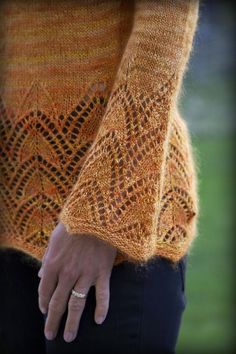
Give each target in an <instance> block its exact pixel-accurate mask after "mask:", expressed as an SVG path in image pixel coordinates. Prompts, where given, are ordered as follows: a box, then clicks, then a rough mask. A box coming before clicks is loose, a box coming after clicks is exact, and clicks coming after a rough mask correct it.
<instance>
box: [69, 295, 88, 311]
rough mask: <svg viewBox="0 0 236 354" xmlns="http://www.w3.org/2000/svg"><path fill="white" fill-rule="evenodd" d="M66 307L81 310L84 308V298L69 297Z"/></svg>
mask: <svg viewBox="0 0 236 354" xmlns="http://www.w3.org/2000/svg"><path fill="white" fill-rule="evenodd" d="M81 300H82V301H81ZM68 307H69V309H70V310H72V311H81V310H82V309H83V308H84V300H83V299H74V298H71V299H70V300H69V303H68Z"/></svg>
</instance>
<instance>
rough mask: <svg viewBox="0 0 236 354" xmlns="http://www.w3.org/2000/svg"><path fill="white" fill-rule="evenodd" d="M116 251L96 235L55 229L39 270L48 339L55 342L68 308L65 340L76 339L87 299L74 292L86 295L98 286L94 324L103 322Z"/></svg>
mask: <svg viewBox="0 0 236 354" xmlns="http://www.w3.org/2000/svg"><path fill="white" fill-rule="evenodd" d="M116 252H117V249H116V248H115V247H113V246H112V245H109V244H108V243H105V242H104V241H102V240H100V239H98V238H96V237H94V236H93V235H88V234H86V235H85V234H81V235H69V234H68V233H67V231H66V229H65V226H64V225H63V224H62V223H59V224H58V225H57V226H56V228H55V229H54V230H53V232H52V235H51V237H50V242H49V245H48V248H47V250H46V252H45V255H44V257H43V260H42V266H41V268H40V270H39V273H38V275H39V277H40V278H41V280H40V283H39V287H38V293H39V308H40V310H41V311H42V312H43V313H47V319H46V323H45V330H44V332H45V336H46V337H47V339H54V338H55V336H56V334H57V331H58V328H59V324H60V320H61V317H62V315H63V313H64V312H65V310H66V307H67V305H68V316H67V320H66V325H65V330H64V339H65V341H67V342H70V341H72V340H74V338H75V337H76V335H77V332H78V328H79V322H80V318H81V315H82V312H83V310H84V306H85V302H86V299H83V298H77V297H75V296H73V295H71V291H72V289H73V288H75V290H76V291H78V292H82V293H85V294H87V293H88V291H89V289H90V287H91V286H92V285H95V287H96V309H95V321H96V322H97V323H99V324H100V323H102V322H103V320H104V319H105V317H106V315H107V312H108V308H109V297H110V275H111V272H112V268H113V264H114V261H115V257H116Z"/></svg>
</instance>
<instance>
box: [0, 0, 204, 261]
mask: <svg viewBox="0 0 236 354" xmlns="http://www.w3.org/2000/svg"><path fill="white" fill-rule="evenodd" d="M198 10H199V4H198V1H196V0H165V1H156V0H132V1H125V0H105V1H104V0H100V1H99V0H86V1H84V0H81V1H71V0H67V1H56V0H55V1H43V0H39V1H18V0H5V1H1V4H0V17H1V18H0V38H1V46H0V99H1V102H0V135H1V145H0V208H1V212H0V237H1V246H11V247H15V248H18V249H21V250H23V251H24V252H26V253H28V254H30V255H32V256H33V257H36V258H37V259H39V260H41V259H42V257H43V254H44V252H45V249H46V247H47V244H48V241H49V238H50V234H51V232H52V231H53V229H54V228H55V226H56V224H57V223H58V221H59V220H60V221H61V222H63V223H64V225H65V227H66V229H67V230H68V232H69V233H72V234H76V235H77V236H78V237H79V236H80V234H82V233H86V234H92V235H94V236H95V237H98V238H100V239H102V240H103V241H106V242H109V243H110V244H112V245H114V246H116V247H117V249H118V252H117V257H116V260H115V264H119V263H120V262H122V261H124V260H129V261H131V262H137V263H142V262H146V261H147V260H149V259H151V258H152V257H154V256H163V257H166V258H168V259H170V260H172V261H173V262H175V261H178V260H179V259H180V258H181V257H182V256H183V255H185V254H186V253H187V252H189V250H190V246H191V245H192V244H193V240H194V239H195V238H196V235H197V220H198V193H197V177H196V164H195V163H194V156H193V152H192V146H191V141H190V134H189V132H188V129H187V126H186V123H185V121H184V119H183V118H182V117H181V115H180V113H179V109H178V103H179V97H180V92H181V85H182V80H183V76H184V73H185V72H186V68H187V63H188V60H189V57H190V53H191V48H192V47H193V38H194V33H195V31H196V27H197V20H198Z"/></svg>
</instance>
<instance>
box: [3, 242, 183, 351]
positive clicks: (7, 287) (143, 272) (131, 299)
mask: <svg viewBox="0 0 236 354" xmlns="http://www.w3.org/2000/svg"><path fill="white" fill-rule="evenodd" d="M186 260H187V256H185V257H183V258H182V259H181V260H180V262H179V263H178V266H177V267H175V268H174V267H173V265H172V264H171V262H170V261H168V260H166V259H164V258H160V257H157V258H156V259H155V260H152V261H149V262H148V263H147V266H146V267H144V268H143V267H140V266H134V265H133V264H131V263H129V262H124V263H122V264H120V265H118V266H115V267H114V268H113V270H112V275H111V279H110V305H109V311H108V314H107V317H106V319H105V321H104V322H103V324H101V325H98V324H96V323H95V321H94V311H95V305H96V300H95V287H94V286H92V287H91V288H90V291H89V293H88V297H87V300H86V305H85V309H84V311H83V314H82V317H81V321H80V327H79V331H78V334H77V337H76V339H75V340H74V341H73V342H71V343H66V342H65V341H64V339H63V332H64V327H65V320H66V316H67V312H65V313H64V315H63V317H62V320H61V324H60V328H59V331H58V334H57V337H56V338H55V339H54V340H52V341H48V340H46V338H45V336H44V332H43V330H44V323H45V320H46V316H43V315H42V314H41V312H40V311H39V308H38V284H39V281H40V279H39V278H38V276H37V272H38V270H39V268H40V263H39V262H38V261H36V260H34V259H33V258H31V257H30V256H28V255H26V254H25V253H24V252H21V251H18V250H14V249H11V248H9V249H0V286H1V291H0V307H1V312H0V353H1V354H61V353H63V354H64V353H67V354H72V353H73V354H74V353H76V354H98V353H112V354H121V353H122V354H123V353H126V352H129V353H130V354H165V353H175V347H176V343H177V339H178V334H179V329H180V325H181V319H182V314H183V312H184V310H185V307H186V296H185V272H186Z"/></svg>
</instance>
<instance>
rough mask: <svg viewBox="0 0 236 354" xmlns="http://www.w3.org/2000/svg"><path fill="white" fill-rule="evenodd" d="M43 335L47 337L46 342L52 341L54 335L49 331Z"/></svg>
mask: <svg viewBox="0 0 236 354" xmlns="http://www.w3.org/2000/svg"><path fill="white" fill-rule="evenodd" d="M45 335H46V337H47V339H48V340H52V339H53V337H54V334H53V332H51V331H48V332H46V333H45Z"/></svg>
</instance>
